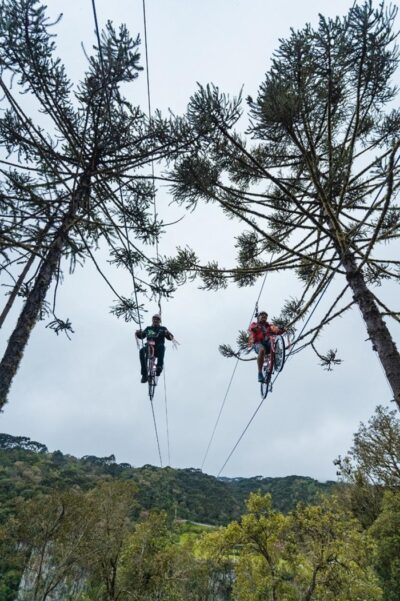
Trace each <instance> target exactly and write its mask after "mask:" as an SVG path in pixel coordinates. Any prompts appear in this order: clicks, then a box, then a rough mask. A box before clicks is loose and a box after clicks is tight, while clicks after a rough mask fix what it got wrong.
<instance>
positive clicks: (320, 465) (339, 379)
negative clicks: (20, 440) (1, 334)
mask: <svg viewBox="0 0 400 601" xmlns="http://www.w3.org/2000/svg"><path fill="white" fill-rule="evenodd" d="M352 4H353V0H335V1H334V2H333V1H332V0H318V1H313V0H303V1H302V2H298V1H297V0H280V1H279V2H276V1H272V0H246V1H245V0H201V1H200V0H146V10H147V26H148V44H149V63H150V79H151V93H152V104H153V107H154V108H155V107H158V108H160V109H161V110H162V111H166V110H167V109H168V108H171V109H172V110H173V111H174V112H175V113H177V114H179V113H182V112H183V111H184V110H185V107H186V104H187V101H188V99H189V97H190V95H191V94H192V93H193V92H194V91H195V88H196V82H201V83H204V84H205V83H207V82H213V83H215V84H217V85H218V86H220V88H221V89H223V90H224V91H226V92H228V93H231V94H236V93H238V91H239V90H240V89H241V87H242V86H243V90H244V96H247V95H248V94H250V95H252V96H255V95H256V93H257V88H258V86H259V84H260V83H261V82H262V80H263V77H264V74H265V71H266V70H267V69H268V67H269V64H270V59H271V55H272V52H273V51H274V49H276V48H277V46H278V40H279V39H280V38H284V37H286V36H288V34H289V30H290V28H291V27H293V28H300V27H302V26H303V25H304V24H305V23H306V22H311V23H313V24H316V22H317V18H318V12H321V13H323V14H325V15H327V16H335V15H336V14H344V13H346V12H347V10H348V9H349V8H350V6H351V5H352ZM96 5H97V11H98V19H99V22H100V25H102V24H104V23H105V22H106V20H107V19H111V20H113V21H114V22H115V23H120V22H125V23H126V24H127V26H128V28H129V29H130V31H131V32H132V33H133V34H135V35H136V34H137V33H140V34H141V37H142V39H143V13H142V1H141V0H115V1H114V2H110V1H106V0H97V2H96ZM48 6H49V12H50V14H51V16H55V15H56V14H58V13H59V12H62V13H63V14H64V17H63V20H62V22H61V23H60V24H59V26H57V30H58V32H59V39H58V42H57V46H58V53H59V55H60V56H61V58H62V59H63V61H64V62H65V64H66V67H67V71H68V73H69V75H70V77H71V79H72V80H74V81H77V80H78V79H79V77H80V76H81V74H82V73H83V71H84V68H85V57H84V54H83V51H82V48H81V42H83V43H84V45H85V47H86V49H88V50H90V48H91V46H92V44H93V43H94V26H93V15H92V8H91V0H80V1H79V2H71V1H70V2H66V1H65V0H48ZM142 64H143V65H144V47H143V48H142ZM129 99H130V100H131V101H132V102H133V103H134V104H142V106H143V107H146V103H147V98H146V81H145V75H144V74H142V75H141V77H140V78H139V80H138V81H137V82H135V83H134V84H133V85H132V86H131V88H130V98H129ZM170 200H171V199H170V197H169V196H168V191H167V190H166V189H165V188H162V187H160V189H159V191H158V194H157V203H158V207H159V210H160V212H161V213H162V214H163V215H165V216H168V217H170V218H176V217H181V216H185V217H184V220H183V221H182V222H181V223H180V224H179V225H178V226H177V227H176V228H174V229H170V230H169V231H168V233H167V234H166V236H165V237H164V238H163V239H162V240H161V242H160V252H161V253H165V254H168V253H172V252H173V250H174V248H175V246H176V245H181V246H182V245H185V244H190V245H191V246H192V247H194V248H195V249H196V250H197V251H198V253H199V255H200V256H201V257H202V258H203V259H204V260H207V259H212V258H219V259H220V262H221V263H222V264H224V265H226V266H230V265H233V262H234V235H235V234H236V233H238V232H239V231H240V229H238V227H237V225H235V224H234V223H232V222H227V221H226V219H225V218H223V217H222V216H221V215H220V214H219V212H218V210H217V209H216V208H212V207H208V208H207V209H201V210H200V211H199V212H196V213H194V214H188V213H186V212H185V210H184V209H182V208H179V207H175V206H173V207H170V206H169V202H170ZM398 250H399V249H397V253H396V254H397V255H398V254H399V253H398ZM103 267H104V269H105V271H106V272H107V274H108V275H109V277H110V279H111V281H112V282H113V284H114V285H115V287H116V288H117V289H118V290H119V291H121V293H122V294H125V295H128V294H129V293H130V286H131V284H130V278H129V277H128V275H127V274H126V273H123V272H122V271H115V270H112V269H111V268H110V267H109V266H108V265H107V264H106V257H104V262H103ZM260 285H261V282H259V283H257V284H256V286H255V287H254V288H246V289H237V288H235V287H230V288H229V289H228V290H225V291H223V292H218V293H206V292H203V291H201V290H199V289H198V288H197V286H198V284H193V285H190V286H187V287H185V288H182V289H180V290H179V291H178V292H177V294H176V296H175V298H174V300H172V301H170V302H168V303H164V305H163V321H164V325H166V326H167V327H168V328H169V329H170V330H171V331H172V332H173V333H174V334H175V336H176V338H177V339H178V340H179V342H180V343H181V344H180V346H179V350H178V351H174V350H173V349H172V348H171V345H170V344H168V343H167V347H168V348H167V352H166V360H165V364H166V390H167V408H168V417H169V435H170V458H171V465H172V466H173V467H195V468H198V467H200V465H201V463H202V459H203V456H204V453H205V451H206V447H207V444H208V441H209V439H210V436H211V432H212V429H213V427H214V424H215V420H216V418H217V415H218V412H219V410H220V407H221V403H222V401H223V398H224V395H225V393H226V390H227V386H228V383H229V380H230V378H231V375H232V370H233V368H234V362H233V360H228V359H224V358H223V357H222V356H221V355H220V354H219V353H218V345H219V344H220V343H223V342H225V343H234V340H235V338H236V335H237V332H238V330H240V329H246V328H247V327H248V324H249V319H250V316H251V314H252V311H253V308H254V303H255V300H256V298H257V296H258V292H259V288H260ZM295 286H296V285H295V282H294V281H293V280H292V279H291V278H290V277H288V276H287V275H284V274H279V275H270V276H268V278H267V281H266V286H265V289H264V293H263V295H262V299H261V301H260V308H265V309H266V310H267V311H268V312H269V314H270V316H272V315H278V314H279V312H280V306H281V303H282V301H283V300H284V299H285V298H287V297H288V296H290V295H291V294H293V295H294V293H295V292H296V287H295ZM336 290H337V289H335V288H332V289H330V290H329V292H328V293H327V295H326V296H327V302H328V301H329V299H333V298H334V295H335V292H336ZM384 298H386V300H387V301H388V302H390V303H391V305H396V302H397V308H398V300H397V298H398V294H397V297H396V291H395V288H394V287H389V288H388V289H387V292H386V296H385V297H384ZM113 300H114V299H113V296H112V293H110V292H109V290H108V289H107V288H106V287H105V285H104V282H103V281H102V280H101V279H99V277H98V274H97V273H96V271H95V270H94V269H93V268H92V267H91V265H90V264H87V265H86V266H85V268H84V269H79V268H78V269H77V270H76V272H75V274H74V275H72V276H69V275H68V274H66V278H65V282H64V284H63V286H62V289H61V291H60V294H59V306H58V311H57V313H58V315H60V316H61V317H63V318H65V317H69V318H70V319H71V321H72V324H73V327H74V330H75V334H74V336H73V338H72V340H71V341H69V340H68V339H67V338H65V337H63V336H58V337H57V336H56V335H55V334H54V333H53V332H51V331H50V330H48V329H45V323H40V324H39V325H38V326H37V327H36V328H35V330H34V332H33V334H32V336H31V340H30V342H29V345H28V348H27V350H26V352H25V355H24V359H23V362H22V366H21V368H20V370H19V372H18V374H17V377H16V378H15V381H14V385H13V388H12V392H11V394H10V397H9V403H8V404H7V405H6V407H5V409H4V413H3V414H2V415H1V416H0V430H1V431H3V432H7V433H9V434H13V435H25V436H29V437H31V438H33V439H34V440H38V441H40V442H42V443H44V444H46V445H47V446H48V448H49V450H51V451H53V450H55V449H60V450H61V451H63V452H64V453H70V454H73V455H76V456H82V455H86V454H90V455H93V454H94V455H98V456H106V455H110V454H111V453H114V454H115V455H116V459H117V461H119V462H122V461H128V462H129V463H131V464H132V465H134V466H141V465H143V464H146V463H151V464H154V465H158V464H159V461H158V453H157V447H156V442H155V434H154V429H153V424H152V417H151V409H150V404H149V401H148V398H147V390H146V386H144V385H142V384H140V381H139V380H140V374H139V360H138V353H137V348H136V344H135V340H134V337H133V331H134V327H133V326H132V325H129V324H128V325H127V324H125V323H123V322H122V321H118V320H117V319H116V318H115V317H113V316H111V315H110V314H109V308H110V306H111V304H112V302H113ZM147 308H148V310H149V315H151V314H152V313H154V311H155V310H156V306H155V305H154V304H153V305H149V306H148V307H147ZM323 313H324V308H323V307H321V309H320V310H319V312H318V313H317V314H316V315H315V316H314V318H313V321H315V324H316V323H317V321H318V314H319V315H322V314H323ZM13 318H14V320H15V318H16V313H14V315H13ZM390 325H391V326H392V324H390ZM392 332H393V335H394V336H395V338H396V340H397V342H398V343H399V341H400V329H399V328H398V327H397V328H396V327H392ZM366 338H367V333H366V330H365V326H364V324H363V322H362V320H361V317H360V314H359V312H358V310H357V309H355V310H354V311H353V312H351V313H348V314H346V316H345V317H343V318H342V319H340V320H339V321H336V322H335V323H334V325H333V326H331V328H330V329H329V330H327V331H326V333H325V334H324V336H323V337H322V338H321V340H320V346H321V350H327V349H328V348H332V347H333V348H338V350H339V356H340V357H341V358H342V359H343V364H342V365H341V366H340V367H338V368H337V369H335V371H334V372H332V373H328V372H326V371H323V370H322V369H321V368H320V367H319V365H318V360H317V359H316V357H315V356H314V355H313V354H312V353H311V352H308V351H305V352H304V353H300V354H298V355H296V356H295V357H293V358H292V359H290V360H289V361H288V363H287V365H286V366H285V369H284V371H283V372H282V374H281V375H280V377H279V379H278V380H277V382H276V385H275V387H274V391H273V393H272V394H271V395H269V396H268V398H267V400H266V401H265V403H264V405H263V407H262V409H261V410H260V412H259V414H258V415H257V417H256V419H255V420H254V422H253V423H252V425H251V427H250V428H249V430H248V431H247V433H246V435H245V437H244V438H243V440H242V441H241V443H240V445H239V447H238V448H237V450H236V452H235V453H234V455H233V456H232V458H231V460H230V461H229V463H228V465H227V466H226V468H225V470H224V472H223V475H225V476H251V475H263V476H285V475H289V474H300V475H307V476H312V477H315V478H318V479H320V480H325V479H329V478H334V477H335V469H334V466H333V464H332V461H333V459H334V458H335V457H337V455H338V454H343V453H345V452H346V450H347V449H348V448H349V447H350V445H351V440H352V434H353V433H354V432H355V431H356V429H357V427H358V424H359V422H360V421H366V420H367V419H368V418H369V417H370V416H371V414H372V413H373V411H374V408H375V406H376V405H377V404H378V403H383V404H387V403H388V401H389V399H390V398H391V392H390V389H389V386H388V384H387V382H386V379H385V376H384V373H383V369H382V368H381V366H380V364H379V362H378V359H377V357H376V355H375V353H374V352H373V351H372V349H371V344H370V342H367V341H366ZM4 343H5V341H4V340H3V341H2V343H1V350H2V349H3V347H4ZM256 375H257V374H256V367H255V364H254V363H240V364H239V366H238V369H237V371H236V374H235V377H234V379H233V382H232V386H231V390H230V393H229V395H228V397H227V400H226V403H225V407H224V411H223V413H222V417H221V420H220V423H219V426H218V429H217V431H216V434H215V438H214V442H213V445H212V447H211V449H210V452H209V455H208V459H207V462H206V464H205V466H204V471H206V472H207V473H210V474H217V473H218V472H219V470H220V468H221V467H222V465H223V464H224V462H225V460H226V458H227V456H228V454H229V453H230V451H231V450H232V448H233V446H234V444H235V443H236V441H237V439H238V437H239V436H240V434H241V433H242V431H243V429H244V427H245V426H246V424H247V422H248V420H249V418H250V416H251V415H252V413H253V411H254V409H255V408H256V406H257V405H258V403H259V400H260V398H259V386H258V384H257V382H256ZM154 406H155V410H156V415H157V423H158V428H159V432H160V439H161V445H162V456H163V462H164V464H167V463H168V453H167V442H166V419H165V416H166V406H165V398H164V389H163V387H162V386H159V388H158V390H157V391H156V396H155V401H154Z"/></svg>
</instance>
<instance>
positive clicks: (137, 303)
mask: <svg viewBox="0 0 400 601" xmlns="http://www.w3.org/2000/svg"><path fill="white" fill-rule="evenodd" d="M92 9H93V17H94V23H95V29H96V37H97V42H98V45H99V55H100V63H101V69H102V75H103V80H104V81H103V86H104V87H105V70H104V62H103V53H102V48H101V38H100V31H99V24H98V18H97V10H96V1H95V0H92ZM146 55H147V51H146ZM105 90H106V94H107V89H106V88H105ZM107 96H108V94H107ZM107 99H108V98H107ZM149 102H150V100H149ZM108 109H109V114H110V106H109V105H108ZM110 126H111V122H110ZM152 171H153V183H154V167H153V163H152ZM120 197H121V203H122V207H124V203H123V196H122V189H121V188H120ZM123 220H124V229H125V237H126V240H127V244H128V247H127V248H126V247H125V243H123V246H124V247H125V250H127V259H128V264H129V270H130V273H131V277H132V283H133V290H134V295H135V304H136V310H137V320H138V324H139V329H140V330H141V329H142V324H141V318H140V308H139V300H138V293H137V285H136V278H135V272H134V269H133V265H132V256H131V241H130V238H129V234H128V226H127V223H126V215H125V213H124V212H123ZM121 242H122V240H121ZM141 345H142V348H143V340H142V339H141ZM151 412H152V416H153V424H154V432H155V435H156V442H157V450H158V456H159V460H160V466H161V467H163V463H162V456H161V448H160V440H159V436H158V429H157V422H156V417H155V413H154V407H153V401H152V399H151Z"/></svg>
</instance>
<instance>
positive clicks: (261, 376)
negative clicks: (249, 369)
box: [258, 371, 264, 382]
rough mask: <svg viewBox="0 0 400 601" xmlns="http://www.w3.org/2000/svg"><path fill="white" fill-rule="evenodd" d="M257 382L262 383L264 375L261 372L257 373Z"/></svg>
mask: <svg viewBox="0 0 400 601" xmlns="http://www.w3.org/2000/svg"><path fill="white" fill-rule="evenodd" d="M258 381H259V382H264V375H263V373H262V372H261V371H259V372H258Z"/></svg>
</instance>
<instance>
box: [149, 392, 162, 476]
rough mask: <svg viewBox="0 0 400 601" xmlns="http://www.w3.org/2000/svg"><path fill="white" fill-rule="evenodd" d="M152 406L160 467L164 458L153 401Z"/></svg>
mask: <svg viewBox="0 0 400 601" xmlns="http://www.w3.org/2000/svg"><path fill="white" fill-rule="evenodd" d="M150 405H151V413H152V415H153V424H154V432H155V433H156V440H157V449H158V457H159V459H160V467H162V466H163V462H162V457H161V448H160V440H159V438H158V430H157V422H156V415H155V413H154V405H153V399H151V400H150Z"/></svg>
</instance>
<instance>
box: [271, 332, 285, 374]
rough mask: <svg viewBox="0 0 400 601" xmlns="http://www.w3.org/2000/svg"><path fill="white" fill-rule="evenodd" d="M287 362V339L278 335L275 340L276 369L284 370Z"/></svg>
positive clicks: (278, 370) (277, 370)
mask: <svg viewBox="0 0 400 601" xmlns="http://www.w3.org/2000/svg"><path fill="white" fill-rule="evenodd" d="M284 364H285V341H284V339H283V336H277V337H276V340H275V357H274V367H275V371H276V372H277V373H279V372H280V371H282V369H283V366H284Z"/></svg>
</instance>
